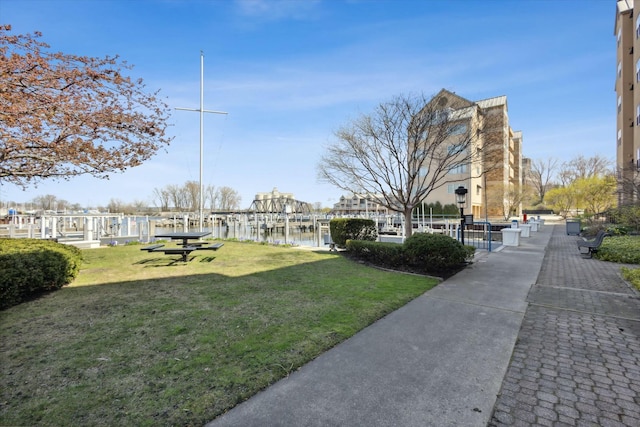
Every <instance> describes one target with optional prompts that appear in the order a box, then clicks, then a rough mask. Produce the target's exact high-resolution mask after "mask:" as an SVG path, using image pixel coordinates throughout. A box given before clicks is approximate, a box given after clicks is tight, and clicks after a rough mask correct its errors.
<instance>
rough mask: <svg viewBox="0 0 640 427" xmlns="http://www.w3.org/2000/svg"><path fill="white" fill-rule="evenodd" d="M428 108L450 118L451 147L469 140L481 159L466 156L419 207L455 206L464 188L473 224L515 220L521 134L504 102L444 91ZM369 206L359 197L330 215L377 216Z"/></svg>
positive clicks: (349, 199) (503, 98) (518, 207)
mask: <svg viewBox="0 0 640 427" xmlns="http://www.w3.org/2000/svg"><path fill="white" fill-rule="evenodd" d="M431 102H437V108H438V111H440V110H442V111H443V112H446V114H447V115H448V117H451V118H452V119H450V120H448V121H449V125H450V126H452V127H453V128H455V129H456V130H455V131H452V132H451V135H450V136H449V137H448V138H450V144H451V146H455V144H457V141H458V140H457V138H460V137H463V138H464V137H465V135H467V136H469V135H472V136H471V139H472V140H473V142H472V144H471V146H470V149H471V150H474V152H476V151H477V152H478V153H480V154H479V155H474V156H471V157H473V161H470V162H469V163H467V164H457V165H456V166H455V167H452V168H450V169H449V170H448V172H447V174H448V175H449V178H448V179H447V181H448V182H447V183H446V184H444V185H442V186H440V187H438V188H436V189H434V190H433V191H432V192H431V193H430V194H429V196H428V197H427V199H425V200H424V202H425V203H436V202H440V204H441V205H443V206H444V205H451V204H455V203H456V196H455V189H456V188H458V187H459V186H463V187H465V188H466V189H467V190H468V193H467V197H466V206H465V213H467V214H469V213H470V214H473V216H474V218H475V219H483V218H486V217H504V216H509V215H519V214H520V211H521V202H520V199H518V198H517V197H514V194H518V193H519V192H520V191H521V190H522V180H523V174H522V132H519V131H513V129H511V126H510V125H509V114H508V108H507V97H506V96H498V97H495V98H489V99H484V100H481V101H476V102H473V101H469V100H467V99H465V98H462V97H461V96H459V95H457V94H455V93H453V92H450V91H447V90H445V89H443V90H441V91H440V92H439V93H438V94H437V95H436V96H435V97H434V98H433V100H432V101H431ZM447 141H449V139H447ZM426 174H428V172H426ZM373 200H375V198H370V200H369V201H368V202H367V201H366V198H365V197H364V196H362V195H353V196H352V197H351V196H343V197H341V199H340V202H338V203H336V204H335V205H334V208H333V211H334V212H336V213H344V214H347V213H354V214H355V213H364V212H365V210H366V211H368V212H375V211H377V210H380V209H381V207H380V206H378V205H376V204H375V202H374V201H373Z"/></svg>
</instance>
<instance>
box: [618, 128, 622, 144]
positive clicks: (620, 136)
mask: <svg viewBox="0 0 640 427" xmlns="http://www.w3.org/2000/svg"><path fill="white" fill-rule="evenodd" d="M620 144H622V130H621V129H618V145H620Z"/></svg>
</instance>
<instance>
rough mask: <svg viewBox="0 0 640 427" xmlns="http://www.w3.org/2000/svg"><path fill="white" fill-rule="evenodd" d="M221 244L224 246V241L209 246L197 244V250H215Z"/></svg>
mask: <svg viewBox="0 0 640 427" xmlns="http://www.w3.org/2000/svg"><path fill="white" fill-rule="evenodd" d="M223 246H224V243H216V244H215V245H211V246H198V247H197V250H199V251H217V250H218V249H220V248H221V247H223Z"/></svg>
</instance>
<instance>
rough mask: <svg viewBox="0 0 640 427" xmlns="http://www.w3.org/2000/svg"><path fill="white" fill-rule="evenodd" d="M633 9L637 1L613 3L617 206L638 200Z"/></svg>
mask: <svg viewBox="0 0 640 427" xmlns="http://www.w3.org/2000/svg"><path fill="white" fill-rule="evenodd" d="M636 9H640V1H636V2H635V5H634V0H620V1H618V2H617V4H616V22H615V29H614V35H615V36H616V41H617V42H616V46H617V54H616V58H617V69H616V84H615V91H616V95H617V119H616V131H617V134H616V168H617V173H618V205H624V204H629V203H634V202H636V201H638V200H639V196H638V192H637V185H634V181H635V180H637V179H638V173H639V172H640V87H639V86H638V85H639V84H640V10H636ZM634 86H635V90H634Z"/></svg>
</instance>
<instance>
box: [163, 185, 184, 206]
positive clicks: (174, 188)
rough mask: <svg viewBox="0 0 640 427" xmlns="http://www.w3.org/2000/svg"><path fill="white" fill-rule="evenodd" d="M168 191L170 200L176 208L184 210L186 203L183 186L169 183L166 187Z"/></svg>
mask: <svg viewBox="0 0 640 427" xmlns="http://www.w3.org/2000/svg"><path fill="white" fill-rule="evenodd" d="M165 189H166V190H167V192H168V193H169V200H170V202H171V204H172V205H173V208H174V209H178V210H182V209H185V207H186V203H185V200H184V192H183V191H182V187H180V186H179V185H174V184H171V185H167V186H166V187H165Z"/></svg>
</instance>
